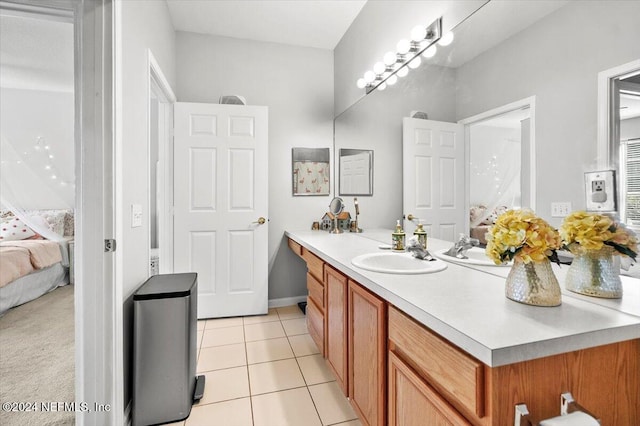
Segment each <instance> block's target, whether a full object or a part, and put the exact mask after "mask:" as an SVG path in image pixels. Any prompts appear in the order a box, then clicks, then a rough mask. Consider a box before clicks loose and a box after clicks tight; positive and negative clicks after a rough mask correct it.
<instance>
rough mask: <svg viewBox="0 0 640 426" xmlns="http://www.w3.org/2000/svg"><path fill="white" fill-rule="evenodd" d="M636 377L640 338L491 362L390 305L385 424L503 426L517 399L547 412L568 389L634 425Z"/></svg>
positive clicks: (639, 396)
mask: <svg viewBox="0 0 640 426" xmlns="http://www.w3.org/2000/svg"><path fill="white" fill-rule="evenodd" d="M638 377H640V339H635V340H628V341H624V342H619V343H613V344H609V345H603V346H597V347H593V348H589V349H583V350H579V351H573V352H567V353H564V354H559V355H553V356H549V357H544V358H537V359H533V360H530V361H523V362H518V363H514V364H510V365H504V366H499V367H493V368H492V367H489V366H487V365H485V364H483V363H481V362H480V361H478V360H476V359H475V358H473V357H471V356H470V355H468V354H467V353H466V352H464V351H462V350H461V349H459V348H458V347H456V346H454V345H453V344H451V343H450V342H448V341H447V340H445V339H443V338H442V337H440V336H438V335H437V334H435V333H434V332H432V331H431V330H429V329H427V328H426V327H424V326H422V325H421V324H419V323H417V322H416V321H415V320H414V319H412V318H411V317H409V316H408V315H406V314H404V313H403V312H401V311H400V310H398V309H396V308H394V307H392V306H391V307H389V377H388V380H389V395H388V398H389V424H390V425H418V424H445V425H447V424H452V425H478V426H488V425H492V426H494V425H495V426H503V425H507V424H513V418H514V406H515V404H518V403H521V402H524V403H526V404H527V406H528V408H529V411H530V412H531V413H532V415H533V416H534V417H535V418H536V419H546V418H551V417H555V416H557V415H559V410H560V405H559V404H560V403H559V401H560V394H561V393H563V392H567V391H569V392H571V393H572V394H573V396H574V398H576V400H577V401H578V402H579V404H580V405H582V406H584V407H585V408H587V409H588V410H590V411H591V412H592V413H594V414H595V415H596V416H598V417H599V418H600V420H601V424H603V425H616V426H632V425H638V424H640V423H639V420H640V387H639V386H638ZM440 418H443V419H446V420H447V421H444V420H443V422H442V423H438V422H437V421H436V420H435V419H440ZM425 419H434V420H433V422H432V421H431V420H429V421H426V420H425Z"/></svg>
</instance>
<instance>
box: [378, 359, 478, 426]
mask: <svg viewBox="0 0 640 426" xmlns="http://www.w3.org/2000/svg"><path fill="white" fill-rule="evenodd" d="M400 425H402V426H423V425H453V426H470V425H471V423H469V422H468V421H467V420H466V419H465V418H464V417H463V416H462V415H461V414H460V413H458V412H457V411H456V410H455V409H454V408H453V407H451V405H450V404H449V403H448V402H447V401H446V400H445V399H444V398H442V397H441V396H440V394H438V392H436V391H435V390H434V389H433V388H432V387H431V386H429V385H428V384H427V383H426V382H425V381H424V380H423V379H422V378H421V377H420V376H418V374H417V373H416V372H415V371H414V370H413V369H412V368H411V367H409V366H408V365H407V364H406V363H404V362H403V361H402V359H400V357H398V356H397V355H396V354H395V353H393V352H389V426H400Z"/></svg>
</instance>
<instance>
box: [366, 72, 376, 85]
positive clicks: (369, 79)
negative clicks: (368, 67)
mask: <svg viewBox="0 0 640 426" xmlns="http://www.w3.org/2000/svg"><path fill="white" fill-rule="evenodd" d="M375 79H376V74H375V73H374V72H373V71H367V72H365V73H364V81H365V83H372V82H373V80H375Z"/></svg>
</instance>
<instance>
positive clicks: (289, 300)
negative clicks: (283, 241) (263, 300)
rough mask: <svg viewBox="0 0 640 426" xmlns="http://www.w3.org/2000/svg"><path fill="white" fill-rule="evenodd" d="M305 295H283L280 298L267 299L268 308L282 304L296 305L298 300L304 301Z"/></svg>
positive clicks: (278, 306)
mask: <svg viewBox="0 0 640 426" xmlns="http://www.w3.org/2000/svg"><path fill="white" fill-rule="evenodd" d="M306 301H307V296H295V297H283V298H282V299H269V307H270V308H281V307H283V306H291V305H297V304H298V303H299V302H306Z"/></svg>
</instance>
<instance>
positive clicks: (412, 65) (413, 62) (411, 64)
mask: <svg viewBox="0 0 640 426" xmlns="http://www.w3.org/2000/svg"><path fill="white" fill-rule="evenodd" d="M421 63H422V60H421V59H420V56H416V57H415V58H413V59H412V60H411V62H409V68H411V69H412V70H414V69H416V68H418V67H419V66H420V64H421Z"/></svg>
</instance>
